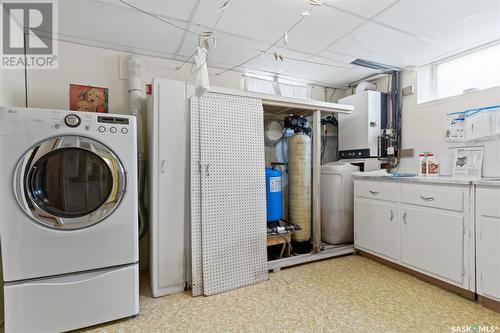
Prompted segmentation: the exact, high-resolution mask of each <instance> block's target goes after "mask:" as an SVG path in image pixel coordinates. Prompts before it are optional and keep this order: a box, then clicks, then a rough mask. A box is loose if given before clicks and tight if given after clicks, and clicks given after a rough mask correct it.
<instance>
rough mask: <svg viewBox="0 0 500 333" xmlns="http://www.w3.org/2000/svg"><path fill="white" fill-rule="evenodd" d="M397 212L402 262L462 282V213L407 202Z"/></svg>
mask: <svg viewBox="0 0 500 333" xmlns="http://www.w3.org/2000/svg"><path fill="white" fill-rule="evenodd" d="M400 214H401V221H402V224H401V262H402V263H405V264H407V265H409V266H411V267H413V268H417V269H420V270H424V271H426V272H428V273H431V274H433V275H437V276H440V277H443V278H445V279H449V280H452V281H454V282H456V283H458V284H462V283H463V275H464V273H465V272H464V255H463V254H464V217H463V216H462V215H461V214H460V215H459V214H458V213H455V212H447V211H440V210H431V209H427V208H418V207H410V206H406V205H402V206H401V213H400Z"/></svg>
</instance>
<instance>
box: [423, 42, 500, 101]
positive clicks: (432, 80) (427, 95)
mask: <svg viewBox="0 0 500 333" xmlns="http://www.w3.org/2000/svg"><path fill="white" fill-rule="evenodd" d="M498 73H500V44H496V45H493V46H491V45H490V46H488V47H482V48H480V49H475V50H472V51H468V52H466V53H462V54H460V55H458V56H454V57H452V58H448V59H445V60H441V61H438V62H435V63H432V64H429V65H426V66H422V67H420V68H419V69H418V72H417V86H418V89H417V99H418V103H424V102H428V101H432V100H436V99H440V98H446V97H450V96H458V95H462V94H464V93H468V92H472V91H476V90H481V89H487V88H491V87H496V86H500V75H498Z"/></svg>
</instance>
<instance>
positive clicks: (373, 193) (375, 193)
mask: <svg viewBox="0 0 500 333" xmlns="http://www.w3.org/2000/svg"><path fill="white" fill-rule="evenodd" d="M368 192H370V193H371V194H372V195H377V194H379V192H377V191H371V190H370V191H368Z"/></svg>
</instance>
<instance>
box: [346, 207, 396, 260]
mask: <svg viewBox="0 0 500 333" xmlns="http://www.w3.org/2000/svg"><path fill="white" fill-rule="evenodd" d="M397 212H398V209H397V205H396V204H395V203H390V202H385V201H378V200H364V199H356V208H355V212H354V234H355V240H354V243H355V245H356V247H359V248H361V249H365V250H369V251H373V252H376V253H378V254H381V255H383V256H387V257H389V258H392V259H396V260H398V259H399V225H398V222H397V220H398V219H397V214H398V213H397Z"/></svg>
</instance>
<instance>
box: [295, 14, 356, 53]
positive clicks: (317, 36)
mask: <svg viewBox="0 0 500 333" xmlns="http://www.w3.org/2000/svg"><path fill="white" fill-rule="evenodd" d="M363 22H364V20H363V19H361V18H359V17H356V16H353V15H350V14H346V13H344V12H341V11H339V10H336V9H333V8H330V7H327V6H321V7H316V8H314V10H313V11H311V15H310V16H307V17H306V18H305V19H304V20H303V21H302V22H301V23H300V24H299V25H298V26H297V27H296V28H295V29H293V30H292V31H291V32H290V33H289V34H288V47H290V48H291V49H295V50H298V51H303V52H309V53H312V54H316V53H318V52H320V51H322V50H324V49H325V48H326V47H327V46H328V45H330V44H331V43H332V42H333V41H335V40H337V39H339V38H341V37H342V36H345V35H346V34H347V33H349V32H350V31H351V30H352V29H354V28H355V27H357V26H359V25H360V24H361V23H363Z"/></svg>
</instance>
